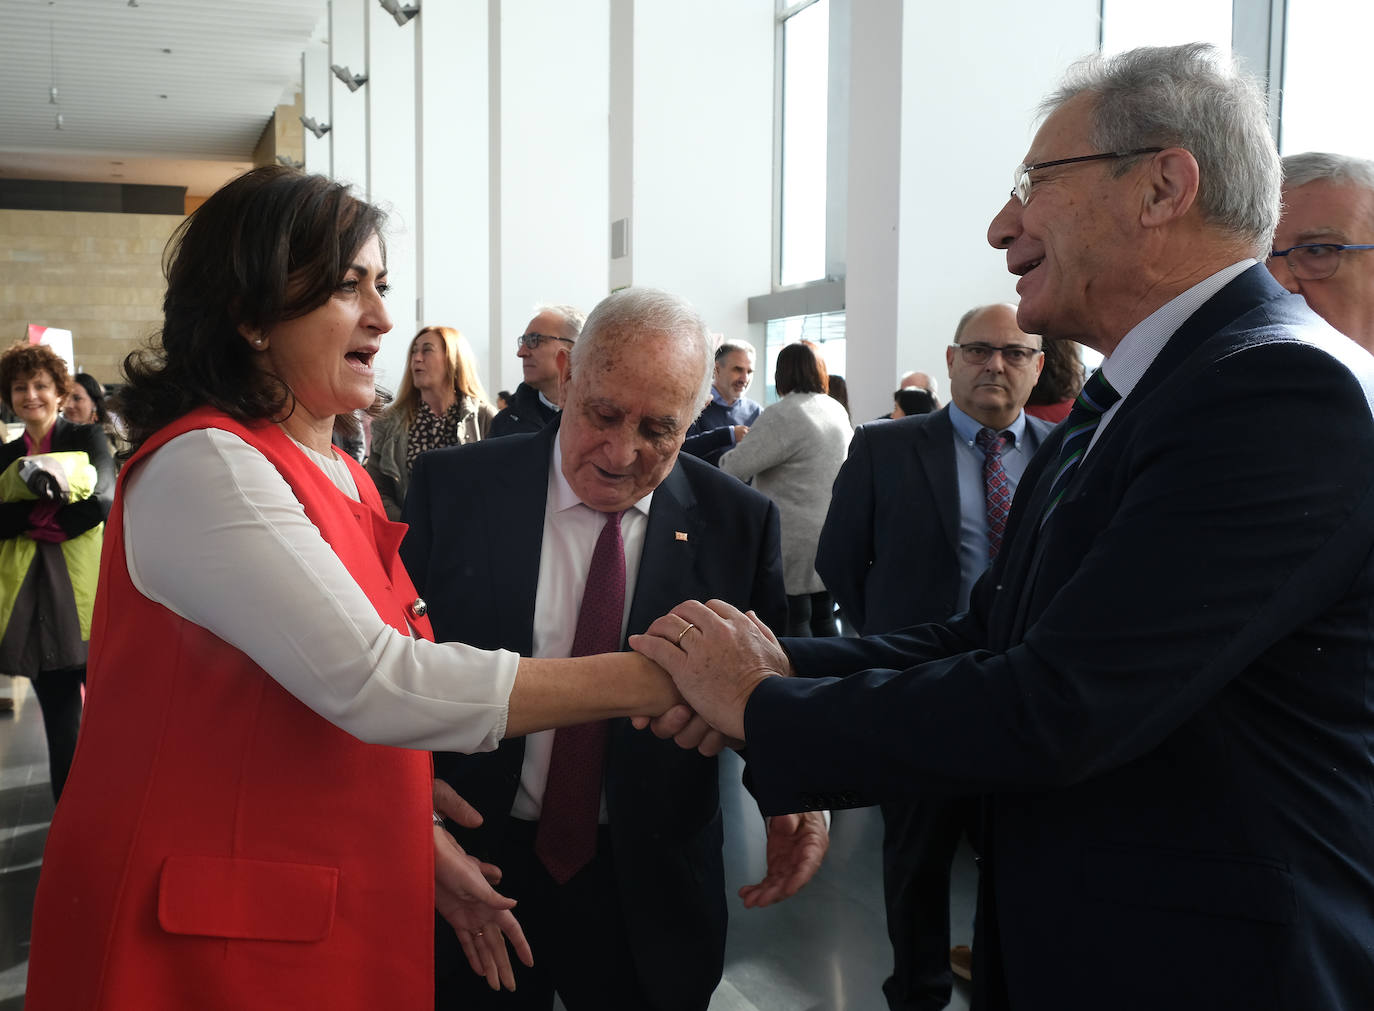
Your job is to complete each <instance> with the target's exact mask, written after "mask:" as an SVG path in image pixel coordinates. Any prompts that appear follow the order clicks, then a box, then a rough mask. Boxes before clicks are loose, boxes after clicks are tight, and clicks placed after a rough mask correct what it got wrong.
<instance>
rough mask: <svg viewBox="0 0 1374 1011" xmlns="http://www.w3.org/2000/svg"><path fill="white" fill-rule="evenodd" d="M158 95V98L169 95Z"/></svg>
mask: <svg viewBox="0 0 1374 1011" xmlns="http://www.w3.org/2000/svg"><path fill="white" fill-rule="evenodd" d="M157 97H158V98H166V97H167V96H166V95H158V96H157Z"/></svg>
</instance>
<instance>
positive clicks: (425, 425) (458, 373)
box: [366, 326, 496, 520]
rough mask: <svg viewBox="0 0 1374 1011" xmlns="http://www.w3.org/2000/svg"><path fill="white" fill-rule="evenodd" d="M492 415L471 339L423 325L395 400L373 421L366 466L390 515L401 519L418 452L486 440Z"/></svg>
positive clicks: (449, 329) (456, 331)
mask: <svg viewBox="0 0 1374 1011" xmlns="http://www.w3.org/2000/svg"><path fill="white" fill-rule="evenodd" d="M494 417H496V409H495V408H494V407H492V406H491V404H489V403H488V402H487V391H486V390H485V389H483V387H482V380H480V379H479V378H477V362H476V359H475V358H474V357H473V354H472V346H471V345H470V344H468V340H467V338H466V337H464V336H463V335H462V333H460V332H459V331H458V330H456V329H454V328H453V327H451V326H426V327H422V328H421V329H420V332H419V333H417V334H416V335H415V339H414V340H413V341H411V342H410V357H409V360H408V361H407V363H406V372H405V375H404V376H403V377H402V379H401V388H400V390H399V391H398V392H397V394H396V400H395V402H394V403H393V404H392V405H391V406H390V407H388V408H387V409H386V411H384V412H383V413H382V416H381V417H380V418H378V419H377V420H376V421H375V422H373V424H372V450H371V452H370V453H369V454H368V459H367V468H366V469H367V472H368V474H369V475H371V477H372V481H373V483H374V484H376V485H377V491H378V492H380V493H381V496H382V505H384V506H385V507H386V514H387V516H388V517H390V518H391V519H393V520H399V519H400V518H401V506H402V504H404V502H405V500H406V488H407V487H408V486H409V484H410V471H411V468H412V467H414V466H415V458H416V457H418V456H419V455H420V454H421V453H423V452H425V451H426V450H430V449H442V448H443V447H445V446H462V445H466V444H467V443H469V442H476V441H477V440H479V439H485V438H486V437H487V432H488V431H489V430H490V429H491V419H492V418H494Z"/></svg>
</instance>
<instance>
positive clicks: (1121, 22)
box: [1102, 0, 1231, 56]
mask: <svg viewBox="0 0 1374 1011" xmlns="http://www.w3.org/2000/svg"><path fill="white" fill-rule="evenodd" d="M1184 42H1210V43H1211V44H1212V45H1214V46H1216V47H1217V48H1218V49H1220V50H1221V51H1222V52H1223V53H1229V52H1230V51H1231V0H1150V2H1149V3H1142V2H1141V0H1102V52H1103V53H1104V54H1106V55H1108V56H1110V55H1112V54H1114V53H1120V52H1124V51H1125V50H1127V49H1134V48H1136V47H1137V46H1177V45H1181V44H1182V43H1184Z"/></svg>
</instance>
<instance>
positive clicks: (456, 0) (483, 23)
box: [411, 0, 506, 397]
mask: <svg viewBox="0 0 1374 1011" xmlns="http://www.w3.org/2000/svg"><path fill="white" fill-rule="evenodd" d="M488 7H489V5H488V2H487V0H447V2H445V3H435V4H429V5H427V6H426V7H425V9H424V10H423V12H422V13H421V14H420V15H419V16H418V17H417V18H416V19H415V20H414V21H412V22H411V24H413V25H414V26H415V29H416V31H417V32H418V33H419V35H418V39H419V48H418V52H417V55H416V62H417V71H418V78H419V84H418V89H419V93H418V95H417V113H416V127H415V130H416V133H415V150H416V155H415V157H416V165H417V173H416V174H417V192H418V208H417V216H416V229H417V232H418V235H419V243H418V256H419V283H420V299H419V306H418V309H417V316H418V320H419V322H420V323H422V324H423V323H436V324H440V325H444V326H455V327H457V328H458V329H459V330H461V331H462V332H463V334H464V335H465V336H466V337H467V338H468V341H469V342H470V343H471V344H472V349H473V351H474V352H475V353H476V355H477V362H478V368H479V370H480V372H481V375H482V377H483V380H484V381H485V380H486V378H487V377H488V376H491V375H492V371H491V369H490V364H491V363H492V362H495V361H499V360H500V359H501V358H502V357H504V354H503V353H504V352H505V350H506V342H504V341H501V340H500V339H499V338H500V333H499V329H498V328H497V327H495V326H494V323H493V316H494V310H493V305H494V299H493V290H492V286H493V279H494V278H499V272H498V271H495V270H493V267H492V264H493V260H494V257H493V255H492V249H493V246H492V230H491V215H492V193H491V190H492V185H493V176H492V173H491V171H490V168H491V163H492V154H491V129H492V122H493V120H492V116H491V115H490V112H489V107H490V98H489V91H490V88H489V80H488V77H489V74H490V71H491V66H492V62H491V59H490V51H491V47H492V45H493V39H492V37H491V31H490V19H489V17H488ZM417 328H418V327H417ZM498 388H499V387H497V386H492V387H490V388H489V389H488V391H487V392H488V393H489V394H490V395H491V396H492V397H495V396H496V390H497V389H498Z"/></svg>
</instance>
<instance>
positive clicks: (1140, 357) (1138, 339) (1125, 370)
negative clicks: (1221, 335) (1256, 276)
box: [1083, 260, 1259, 457]
mask: <svg viewBox="0 0 1374 1011" xmlns="http://www.w3.org/2000/svg"><path fill="white" fill-rule="evenodd" d="M1258 262H1259V261H1258V260H1241V261H1240V262H1239V263H1233V264H1231V266H1229V267H1227V268H1225V269H1224V270H1219V271H1217V272H1216V273H1215V274H1213V275H1212V276H1211V277H1209V278H1207V279H1205V280H1202V281H1199V282H1198V283H1197V284H1195V285H1193V286H1192V287H1191V288H1189V289H1188V290H1187V291H1185V292H1183V293H1181V294H1179V295H1175V296H1174V297H1173V298H1171V299H1169V301H1167V302H1165V303H1164V304H1163V305H1161V306H1160V307H1159V308H1158V309H1156V310H1155V311H1154V312H1152V313H1150V315H1148V316H1146V317H1145V318H1144V319H1143V320H1141V321H1140V322H1139V323H1137V324H1136V325H1135V326H1133V327H1131V329H1130V330H1129V331H1128V332H1127V334H1126V336H1125V337H1123V338H1121V343H1120V344H1118V345H1117V346H1116V348H1115V349H1114V350H1113V351H1112V353H1111V354H1110V355H1108V356H1107V357H1106V358H1104V359H1103V360H1102V375H1103V376H1105V377H1106V379H1107V382H1109V383H1111V384H1112V389H1114V390H1116V392H1117V393H1119V394H1121V399H1120V400H1118V401H1117V402H1116V403H1114V404H1112V406H1111V407H1109V408H1108V409H1107V410H1106V412H1105V413H1104V414H1103V415H1102V420H1101V421H1100V422H1099V423H1098V426H1097V431H1095V432H1093V437H1092V438H1091V439H1090V440H1089V441H1088V448H1087V449H1086V450H1084V452H1083V456H1084V457H1086V456H1087V455H1088V454H1089V453H1090V452H1092V448H1093V446H1095V445H1097V440H1098V439H1100V438H1102V433H1103V431H1104V430H1105V429H1106V427H1107V426H1108V425H1109V424H1111V421H1112V418H1114V417H1115V416H1116V412H1117V411H1118V410H1120V409H1121V405H1122V404H1123V403H1125V402H1126V398H1127V397H1129V396H1130V395H1131V391H1132V390H1133V389H1135V387H1136V384H1137V383H1139V382H1140V380H1141V378H1142V377H1143V376H1144V375H1145V373H1146V372H1147V371H1149V368H1150V366H1151V365H1153V364H1154V362H1155V359H1156V358H1158V357H1159V353H1160V352H1161V351H1163V350H1164V345H1165V344H1168V343H1169V338H1170V337H1172V336H1173V335H1174V334H1176V333H1177V332H1178V328H1179V327H1181V326H1182V325H1183V324H1184V323H1186V322H1187V321H1188V318H1189V317H1190V316H1192V315H1193V313H1195V312H1197V311H1198V310H1199V309H1201V308H1202V306H1203V303H1204V302H1206V301H1207V300H1208V299H1209V298H1211V297H1212V296H1213V295H1215V294H1216V293H1217V292H1219V291H1221V289H1222V288H1225V287H1226V286H1227V285H1228V284H1230V283H1231V282H1232V281H1233V280H1235V279H1236V278H1237V277H1239V276H1240V275H1241V274H1243V273H1245V271H1247V270H1249V269H1250V268H1251V267H1253V266H1254V265H1255V264H1256V263H1258Z"/></svg>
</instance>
